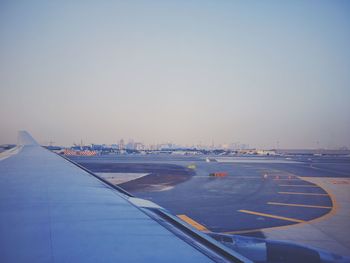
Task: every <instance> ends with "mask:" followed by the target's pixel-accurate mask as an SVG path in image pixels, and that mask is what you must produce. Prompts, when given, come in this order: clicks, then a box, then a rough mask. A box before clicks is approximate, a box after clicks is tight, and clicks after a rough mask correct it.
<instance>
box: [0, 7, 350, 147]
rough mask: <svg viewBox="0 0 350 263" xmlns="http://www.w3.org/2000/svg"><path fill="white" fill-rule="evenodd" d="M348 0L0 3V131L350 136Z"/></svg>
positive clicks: (73, 137)
mask: <svg viewBox="0 0 350 263" xmlns="http://www.w3.org/2000/svg"><path fill="white" fill-rule="evenodd" d="M349 3H350V2H349V1H331V0H330V1H295V0H293V1H214V0H213V1H0V85H1V86H0V91H1V103H0V121H1V133H0V143H7V142H14V141H15V138H16V131H17V130H19V129H26V130H28V131H30V132H31V133H32V134H33V135H34V136H35V137H36V138H37V139H38V140H39V141H40V142H42V143H45V142H46V143H47V142H48V141H51V140H52V141H54V142H56V144H63V145H65V144H71V143H72V142H79V141H80V139H83V141H84V142H86V143H90V142H95V143H98V142H99V143H115V142H117V140H119V139H120V138H124V139H126V140H127V139H129V138H133V139H134V140H137V141H143V142H145V143H159V142H165V141H173V142H177V143H181V144H197V143H198V142H202V143H208V144H211V142H212V140H214V142H215V143H230V142H238V141H239V142H241V143H249V144H250V145H253V146H257V147H266V148H268V147H274V146H275V145H276V142H277V141H279V144H280V147H283V148H314V147H317V146H320V147H338V146H342V145H346V146H348V147H350V48H349V47H350V15H349V14H350V4H349ZM317 142H319V143H318V144H317Z"/></svg>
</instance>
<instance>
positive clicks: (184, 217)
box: [177, 215, 209, 231]
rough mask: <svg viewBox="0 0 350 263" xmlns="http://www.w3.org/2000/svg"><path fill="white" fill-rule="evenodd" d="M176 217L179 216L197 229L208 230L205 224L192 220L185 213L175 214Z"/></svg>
mask: <svg viewBox="0 0 350 263" xmlns="http://www.w3.org/2000/svg"><path fill="white" fill-rule="evenodd" d="M177 217H179V218H181V219H182V220H183V221H185V222H186V223H187V224H190V225H191V226H193V227H194V228H196V229H197V230H199V231H209V230H208V229H207V228H206V227H205V226H203V225H201V224H200V223H198V222H196V221H194V220H193V219H192V218H189V217H188V216H186V215H177Z"/></svg>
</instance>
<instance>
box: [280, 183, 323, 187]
mask: <svg viewBox="0 0 350 263" xmlns="http://www.w3.org/2000/svg"><path fill="white" fill-rule="evenodd" d="M279 186H292V187H294V186H295V187H318V186H317V185H308V184H280V185H279Z"/></svg>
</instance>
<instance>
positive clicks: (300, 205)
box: [267, 202, 332, 209]
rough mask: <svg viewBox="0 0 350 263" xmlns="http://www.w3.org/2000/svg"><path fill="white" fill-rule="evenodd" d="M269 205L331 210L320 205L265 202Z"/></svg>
mask: <svg viewBox="0 0 350 263" xmlns="http://www.w3.org/2000/svg"><path fill="white" fill-rule="evenodd" d="M267 204H269V205H282V206H298V207H309V208H325V209H331V208H332V207H331V206H322V205H302V204H288V203H276V202H267Z"/></svg>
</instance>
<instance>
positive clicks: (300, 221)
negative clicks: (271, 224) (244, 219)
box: [238, 210, 305, 223]
mask: <svg viewBox="0 0 350 263" xmlns="http://www.w3.org/2000/svg"><path fill="white" fill-rule="evenodd" d="M238 212H242V213H247V214H251V215H257V216H265V217H271V218H275V219H281V220H285V221H291V222H296V223H303V222H305V221H304V220H300V219H295V218H289V217H284V216H276V215H271V214H265V213H259V212H254V211H249V210H238Z"/></svg>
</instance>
